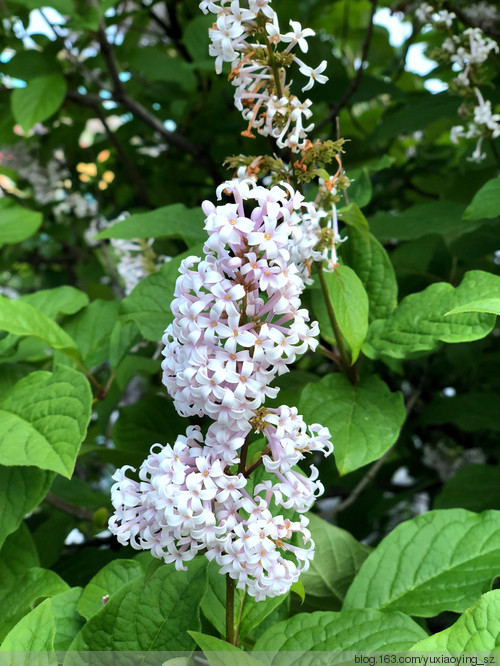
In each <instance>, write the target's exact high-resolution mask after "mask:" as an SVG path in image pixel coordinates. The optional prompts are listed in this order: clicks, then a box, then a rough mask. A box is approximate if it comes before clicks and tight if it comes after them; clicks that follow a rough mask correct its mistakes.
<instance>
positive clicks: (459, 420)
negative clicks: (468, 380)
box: [420, 391, 500, 432]
mask: <svg viewBox="0 0 500 666" xmlns="http://www.w3.org/2000/svg"><path fill="white" fill-rule="evenodd" d="M499 413H500V395H498V393H494V392H493V391H471V392H470V393H463V394H461V395H455V396H453V397H438V398H435V399H434V400H433V401H432V402H430V403H429V404H428V405H427V406H426V407H425V408H424V410H423V411H422V413H421V415H420V421H421V423H422V424H424V425H442V424H444V423H453V424H454V425H456V426H458V427H459V428H460V429H461V430H465V432H481V431H485V430H490V431H493V432H498V431H500V422H499V420H498V414H499Z"/></svg>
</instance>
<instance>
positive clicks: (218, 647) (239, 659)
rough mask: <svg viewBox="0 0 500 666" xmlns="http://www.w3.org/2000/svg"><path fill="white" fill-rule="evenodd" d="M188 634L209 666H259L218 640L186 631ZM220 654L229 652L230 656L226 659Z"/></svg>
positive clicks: (243, 654) (196, 632)
mask: <svg viewBox="0 0 500 666" xmlns="http://www.w3.org/2000/svg"><path fill="white" fill-rule="evenodd" d="M188 634H189V635H190V636H192V637H193V638H194V640H195V641H196V643H197V644H198V645H199V646H200V648H201V649H202V650H203V652H204V653H205V656H206V658H207V660H208V663H209V664H210V666H229V664H232V665H233V666H258V664H261V662H260V661H257V659H254V658H253V657H251V656H250V655H249V654H247V653H246V652H243V651H242V650H240V648H238V647H236V646H235V645H231V643H227V642H226V641H222V640H221V639H220V638H215V637H214V636H207V635H206V634H200V633H199V632H198V631H188ZM221 652H230V653H231V656H230V657H227V658H226V657H225V656H224V655H222V654H219V653H221Z"/></svg>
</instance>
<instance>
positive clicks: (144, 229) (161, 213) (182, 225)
mask: <svg viewBox="0 0 500 666" xmlns="http://www.w3.org/2000/svg"><path fill="white" fill-rule="evenodd" d="M203 219H204V215H203V212H202V210H201V209H200V208H186V206H184V204H180V203H176V204H171V205H170V206H163V208H157V209H156V210H152V211H149V212H148V213H135V214H134V215H131V216H130V217H127V218H126V219H125V220H122V221H121V222H116V224H113V226H111V227H108V229H105V230H104V231H101V232H100V233H99V234H98V235H97V236H96V238H98V239H102V238H126V239H131V238H162V237H167V238H182V240H183V241H184V242H185V243H186V245H187V246H188V247H191V246H193V245H198V244H199V243H203V242H204V241H205V240H206V238H207V232H206V231H205V230H204V229H203Z"/></svg>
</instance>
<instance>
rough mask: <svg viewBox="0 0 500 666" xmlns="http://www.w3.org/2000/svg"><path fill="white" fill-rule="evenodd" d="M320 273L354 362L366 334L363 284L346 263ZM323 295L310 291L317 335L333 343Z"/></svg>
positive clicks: (319, 291) (366, 313)
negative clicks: (318, 329) (317, 325)
mask: <svg viewBox="0 0 500 666" xmlns="http://www.w3.org/2000/svg"><path fill="white" fill-rule="evenodd" d="M323 276H324V280H325V282H326V285H327V288H328V296H329V298H330V302H331V304H332V306H333V310H334V312H335V317H336V319H337V323H338V325H339V328H340V330H341V332H342V336H343V337H344V338H345V339H346V340H347V343H348V344H349V347H350V349H351V356H352V362H353V363H354V362H355V361H356V359H357V358H358V355H359V352H360V350H361V346H362V344H363V342H364V340H365V338H366V334H367V333H368V296H367V294H366V291H365V288H364V287H363V283H362V282H361V280H360V279H359V277H358V276H357V275H356V273H355V272H354V271H353V270H352V268H349V266H339V267H338V268H337V269H336V270H335V271H334V272H333V273H326V272H324V273H323ZM324 298H325V297H324V295H323V291H322V290H319V289H314V290H313V292H312V303H313V310H314V313H315V315H316V316H317V318H318V320H319V324H320V331H321V335H322V337H323V338H324V339H325V340H327V341H328V342H331V343H334V342H335V337H334V334H333V330H332V326H331V324H330V320H329V317H328V310H327V307H326V304H325V302H324Z"/></svg>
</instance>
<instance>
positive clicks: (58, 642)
mask: <svg viewBox="0 0 500 666" xmlns="http://www.w3.org/2000/svg"><path fill="white" fill-rule="evenodd" d="M81 593H82V588H81V587H72V588H70V589H69V590H66V592H61V594H56V595H55V596H53V597H51V599H50V604H51V606H52V613H53V614H54V620H55V624H56V634H55V636H54V649H55V650H60V651H62V650H67V649H68V648H69V646H70V645H71V643H72V641H73V639H74V638H75V636H76V635H77V633H78V632H79V631H80V629H81V628H82V627H83V625H84V624H85V620H84V619H83V618H82V616H81V615H80V614H79V613H78V612H77V610H76V606H77V603H78V599H79V598H80V595H81Z"/></svg>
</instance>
